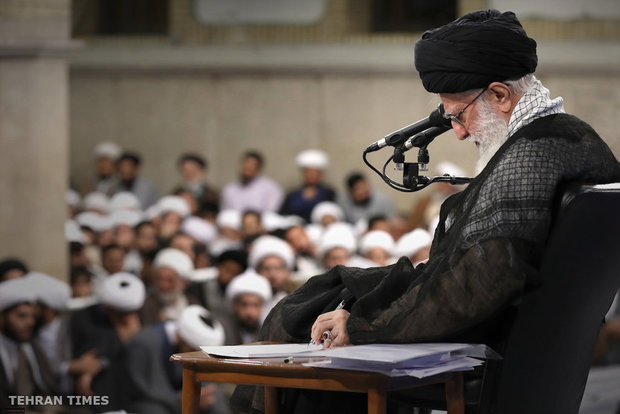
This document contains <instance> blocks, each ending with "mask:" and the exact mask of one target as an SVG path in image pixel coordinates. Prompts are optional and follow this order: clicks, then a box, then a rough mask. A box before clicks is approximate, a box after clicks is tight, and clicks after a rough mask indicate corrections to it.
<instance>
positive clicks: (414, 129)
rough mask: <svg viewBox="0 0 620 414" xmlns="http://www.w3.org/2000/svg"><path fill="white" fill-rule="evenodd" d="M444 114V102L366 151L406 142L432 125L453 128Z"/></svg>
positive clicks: (373, 144) (370, 146) (371, 145)
mask: <svg viewBox="0 0 620 414" xmlns="http://www.w3.org/2000/svg"><path fill="white" fill-rule="evenodd" d="M443 114H444V110H443V104H439V106H438V107H437V108H436V109H435V110H434V111H433V112H431V113H430V115H429V116H428V117H426V118H423V119H420V120H419V121H417V122H414V123H413V124H411V125H407V126H406V127H404V128H401V129H399V130H396V131H394V132H392V133H389V134H387V135H386V136H385V137H383V138H382V139H380V140H379V141H376V142H374V143H372V144H370V145H369V146H368V148H366V150H365V152H374V151H378V150H380V149H381V148H383V147H385V146H386V145H390V146H392V147H397V146H399V145H401V144H402V143H403V142H405V140H406V139H407V138H409V137H410V136H412V135H415V134H417V133H419V132H422V131H424V130H426V129H428V128H431V127H442V126H443V127H447V126H448V125H450V127H447V129H446V131H447V130H448V129H450V128H452V125H451V123H450V120H449V119H446V118H444V117H443Z"/></svg>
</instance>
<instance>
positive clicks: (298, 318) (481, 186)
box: [261, 10, 620, 412]
mask: <svg viewBox="0 0 620 414" xmlns="http://www.w3.org/2000/svg"><path fill="white" fill-rule="evenodd" d="M536 63H537V57H536V42H535V41H534V40H533V39H531V38H529V37H528V36H527V35H526V33H525V31H524V30H523V28H522V27H521V24H520V23H519V21H518V20H517V18H516V16H515V15H514V13H512V12H506V13H500V12H498V11H497V10H487V11H478V12H474V13H470V14H467V15H466V16H464V17H462V18H460V19H458V20H456V21H455V22H453V23H450V24H447V25H445V26H443V27H440V28H438V29H434V30H430V31H427V32H426V33H424V35H423V36H422V39H421V40H420V41H419V42H418V43H417V44H416V47H415V65H416V68H417V69H418V71H419V73H420V77H421V79H422V83H423V85H424V87H425V88H426V89H427V90H428V91H429V92H434V93H439V97H440V98H441V101H442V102H443V104H444V108H445V112H446V117H447V118H449V119H450V121H451V122H452V126H453V128H454V132H455V134H456V136H457V137H458V138H459V139H460V140H466V141H468V142H471V143H474V144H476V146H477V147H478V149H479V152H480V161H479V163H478V171H479V174H478V175H477V177H476V178H475V179H474V180H473V181H472V182H471V183H470V184H469V186H468V187H467V189H465V190H464V191H462V192H460V193H458V194H456V195H454V196H452V197H451V198H449V199H448V200H446V202H445V203H444V204H443V206H442V208H441V213H440V222H439V225H438V227H437V230H436V232H435V238H434V241H433V245H432V248H431V252H430V258H429V260H428V262H427V263H426V265H424V266H417V267H416V268H414V267H413V265H412V264H411V262H410V261H409V260H408V259H402V260H400V261H398V263H396V264H394V265H392V266H388V267H383V268H374V269H366V270H359V269H354V268H344V267H336V268H334V269H332V271H330V272H328V273H326V274H324V275H322V276H319V277H316V278H313V279H311V282H312V283H307V284H306V285H305V286H304V287H302V288H301V289H299V290H298V291H297V292H296V293H294V294H292V295H290V296H289V297H288V298H287V299H286V300H284V301H282V302H281V303H280V304H279V305H278V306H277V307H276V308H274V310H273V311H272V312H271V314H270V316H269V318H268V319H267V321H266V323H265V325H264V326H263V330H262V332H261V334H262V335H261V339H267V340H286V341H299V342H302V341H306V340H309V339H310V337H312V338H313V339H314V340H315V341H319V340H320V337H321V334H322V333H323V332H324V331H326V330H330V331H331V333H332V336H333V340H332V341H330V342H327V343H326V346H327V347H330V346H342V345H347V344H350V343H353V344H364V343H373V342H389V343H406V342H433V341H459V342H460V341H472V342H483V343H487V344H489V345H491V346H497V345H498V342H499V341H500V340H501V338H498V336H500V335H501V332H503V331H505V329H501V328H505V325H506V323H507V321H506V320H505V318H502V316H504V311H505V310H506V309H507V308H508V307H509V306H510V305H511V303H512V302H513V301H514V300H515V299H517V298H518V297H519V296H520V295H521V293H522V291H523V290H524V288H526V287H527V288H534V287H536V286H537V285H539V284H540V280H539V278H538V267H539V265H540V260H541V252H542V251H543V247H544V245H545V242H546V240H547V237H548V234H549V231H550V227H551V222H552V215H553V207H554V201H555V199H556V197H557V195H558V193H559V192H560V191H561V188H562V185H563V184H565V183H568V182H574V181H579V182H590V183H602V182H611V181H617V180H620V166H619V164H618V161H617V160H616V159H615V157H614V156H613V154H612V153H611V151H610V150H609V148H608V146H607V145H606V144H605V143H604V142H603V141H602V140H601V138H600V137H599V136H598V135H597V134H596V132H595V131H594V130H593V129H592V128H591V127H590V126H589V125H587V124H586V123H584V122H583V121H581V120H579V119H577V118H576V117H574V116H570V115H566V114H564V113H563V112H564V111H563V106H562V99H561V98H557V99H554V100H552V99H550V98H549V91H548V90H547V89H545V88H544V87H543V86H542V84H541V83H540V82H539V81H538V80H537V79H536V78H535V77H534V76H533V72H534V70H535V69H536ZM340 287H347V288H349V290H350V291H351V292H352V293H353V295H354V296H355V297H356V299H357V300H356V302H355V303H354V304H353V305H352V307H351V308H350V309H342V310H336V311H333V310H332V309H333V308H332V309H330V308H329V306H330V304H331V303H333V302H332V301H333V300H334V299H337V298H338V296H339V292H340V289H339V288H340ZM311 308H314V309H321V308H323V311H322V312H325V313H323V314H321V315H320V316H318V318H317V314H316V312H312V311H311ZM500 350H501V349H500ZM345 399H347V398H346V397H343V398H325V399H323V400H321V401H320V402H318V401H317V404H315V405H313V409H314V408H315V407H316V410H317V411H316V412H320V411H321V410H322V409H325V408H326V407H325V404H324V403H328V402H329V403H330V404H331V403H333V404H335V405H332V406H331V407H330V409H332V410H338V409H339V408H340V405H342V404H345ZM327 400H329V401H327ZM298 402H299V403H302V402H303V398H301V397H300V398H299V399H298ZM294 405H295V404H294ZM347 406H348V407H351V406H352V405H351V403H350V402H346V405H344V407H347ZM295 407H296V408H300V410H299V411H298V410H296V409H295V410H294V411H295V412H306V411H304V410H301V407H302V406H300V405H295Z"/></svg>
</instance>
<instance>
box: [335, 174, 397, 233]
mask: <svg viewBox="0 0 620 414" xmlns="http://www.w3.org/2000/svg"><path fill="white" fill-rule="evenodd" d="M346 187H347V192H346V194H340V195H339V197H338V199H337V200H338V204H339V205H340V207H342V210H343V211H344V214H345V217H346V220H347V221H348V222H349V223H357V222H358V221H359V220H362V219H365V220H366V221H368V220H369V219H370V218H371V217H373V216H378V215H382V216H385V217H392V216H393V215H394V211H395V207H394V202H393V201H392V199H391V198H390V197H388V196H387V195H385V194H384V193H382V192H379V191H376V190H373V189H372V188H371V187H370V183H369V182H368V180H367V179H366V177H365V176H364V175H363V174H361V173H352V174H350V175H349V176H348V177H347V180H346Z"/></svg>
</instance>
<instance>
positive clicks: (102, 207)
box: [83, 191, 110, 213]
mask: <svg viewBox="0 0 620 414" xmlns="http://www.w3.org/2000/svg"><path fill="white" fill-rule="evenodd" d="M83 203H84V208H85V209H86V210H98V211H101V212H102V213H108V212H109V211H110V199H109V198H108V196H107V195H105V194H103V193H101V192H99V191H93V192H92V193H88V194H87V195H86V197H84V201H83Z"/></svg>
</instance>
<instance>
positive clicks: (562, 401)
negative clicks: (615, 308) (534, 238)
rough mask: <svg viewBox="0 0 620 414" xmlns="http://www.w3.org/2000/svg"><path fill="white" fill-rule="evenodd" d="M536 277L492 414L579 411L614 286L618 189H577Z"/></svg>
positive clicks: (619, 239)
mask: <svg viewBox="0 0 620 414" xmlns="http://www.w3.org/2000/svg"><path fill="white" fill-rule="evenodd" d="M565 198H566V197H565ZM541 276H542V280H543V282H542V283H543V284H542V287H541V288H540V289H538V290H536V291H533V292H530V293H528V294H527V295H525V296H524V298H523V301H522V302H521V303H520V305H519V307H518V312H517V315H516V318H515V322H514V325H513V326H512V328H511V331H510V336H509V339H508V343H507V347H506V350H505V352H504V360H503V363H502V364H501V366H502V368H501V372H500V374H499V381H498V382H497V383H496V384H497V390H496V391H497V393H496V394H495V397H496V398H493V400H494V403H492V405H493V406H494V409H493V408H492V409H491V412H494V413H497V414H512V413H515V414H516V413H519V414H522V413H528V414H537V413H541V414H542V413H544V414H553V413H558V414H573V413H574V414H577V413H578V411H579V406H580V404H581V399H582V397H583V391H584V387H585V383H586V380H587V377H588V371H589V368H590V364H591V360H592V355H593V350H594V345H595V342H596V339H597V336H598V332H599V329H600V327H601V322H602V321H603V318H604V315H605V313H606V312H607V310H608V309H609V306H610V305H611V303H612V300H613V298H614V295H615V293H616V291H617V290H618V288H619V287H620V185H617V184H616V185H607V186H589V187H588V186H584V187H580V189H579V191H577V192H576V193H574V194H573V195H572V196H571V199H570V200H569V201H568V203H567V204H566V205H564V206H563V207H562V208H561V210H560V213H559V214H558V217H557V219H556V221H555V223H554V226H553V230H552V233H551V236H550V239H549V241H548V243H547V247H546V250H545V253H544V256H543V262H542V264H541Z"/></svg>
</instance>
